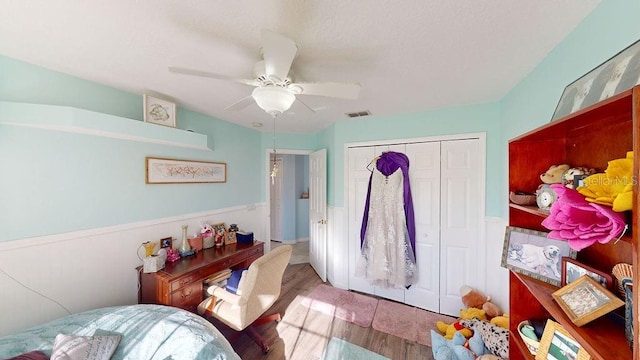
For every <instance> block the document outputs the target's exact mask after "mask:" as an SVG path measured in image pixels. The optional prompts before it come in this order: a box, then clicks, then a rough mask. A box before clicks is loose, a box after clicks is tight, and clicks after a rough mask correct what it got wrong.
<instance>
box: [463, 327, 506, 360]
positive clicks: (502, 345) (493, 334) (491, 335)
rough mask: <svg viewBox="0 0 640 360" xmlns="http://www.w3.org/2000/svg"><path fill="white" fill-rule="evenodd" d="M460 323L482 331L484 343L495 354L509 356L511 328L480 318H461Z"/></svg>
mask: <svg viewBox="0 0 640 360" xmlns="http://www.w3.org/2000/svg"><path fill="white" fill-rule="evenodd" d="M460 324H462V325H464V326H466V327H467V328H471V329H473V331H474V333H475V332H478V333H480V336H481V337H482V341H483V342H484V345H485V346H486V347H487V349H489V352H491V353H492V354H493V355H496V356H500V357H503V358H508V357H509V329H504V328H501V327H500V326H497V325H494V324H491V323H489V322H486V321H481V320H478V319H471V320H461V321H460Z"/></svg>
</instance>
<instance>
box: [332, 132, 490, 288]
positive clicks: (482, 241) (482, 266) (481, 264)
mask: <svg viewBox="0 0 640 360" xmlns="http://www.w3.org/2000/svg"><path fill="white" fill-rule="evenodd" d="M466 139H478V142H479V144H478V145H479V146H480V149H482V150H483V151H481V154H480V159H479V162H480V168H481V169H485V171H482V172H481V174H480V176H479V178H478V179H477V180H478V182H479V183H480V184H481V188H482V189H483V190H484V191H482V193H481V194H480V205H479V206H480V208H481V212H480V214H481V215H480V217H481V218H480V219H479V220H480V224H479V231H480V236H479V244H478V268H479V269H478V271H482V273H483V274H484V272H485V271H486V269H487V261H486V259H487V246H486V245H487V239H486V223H485V219H486V209H487V204H486V196H487V191H486V189H487V180H486V177H487V175H486V174H487V133H486V132H475V133H460V134H452V135H434V136H425V137H418V138H396V139H384V140H373V141H362V142H351V143H345V144H344V153H343V159H344V161H343V177H344V178H343V184H344V186H343V191H344V195H343V196H344V197H343V199H344V200H343V203H344V209H345V211H343V214H342V215H343V223H344V224H345V226H344V227H343V230H342V236H343V239H345V240H346V242H347V243H348V242H349V186H348V184H349V161H348V159H349V149H350V148H356V147H367V146H387V145H388V146H390V145H396V144H410V143H421V142H430V141H452V140H466ZM346 251H347V256H346V257H345V259H349V256H350V254H348V251H349V246H347V249H346ZM343 269H346V270H343V271H344V272H345V273H344V274H342V276H343V278H344V279H346V281H347V284H346V285H347V289H348V288H349V286H348V284H349V267H348V266H344V267H343ZM481 282H483V284H479V285H478V286H480V287H481V288H482V289H486V288H487V276H486V274H484V276H482V280H481Z"/></svg>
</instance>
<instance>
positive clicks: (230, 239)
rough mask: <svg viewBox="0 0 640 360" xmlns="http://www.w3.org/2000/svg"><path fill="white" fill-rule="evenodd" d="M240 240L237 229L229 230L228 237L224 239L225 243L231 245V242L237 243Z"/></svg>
mask: <svg viewBox="0 0 640 360" xmlns="http://www.w3.org/2000/svg"><path fill="white" fill-rule="evenodd" d="M237 242H238V239H237V238H236V232H235V231H227V235H226V238H225V240H224V244H225V245H229V244H235V243H237Z"/></svg>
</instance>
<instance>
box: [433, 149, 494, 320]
mask: <svg viewBox="0 0 640 360" xmlns="http://www.w3.org/2000/svg"><path fill="white" fill-rule="evenodd" d="M441 151H442V155H441V195H440V196H441V211H440V214H441V215H440V216H441V221H440V262H441V263H440V313H443V314H448V315H452V316H459V314H460V309H462V308H464V305H463V304H462V302H461V301H460V287H461V286H462V285H470V286H477V285H476V284H479V275H480V273H481V271H480V269H479V266H478V261H479V260H478V254H479V253H480V251H479V250H480V249H479V247H478V242H479V241H480V239H481V237H480V230H481V228H480V216H481V214H482V213H481V211H482V210H483V209H481V206H482V201H481V200H482V192H483V191H484V189H482V188H481V185H480V182H479V181H477V179H478V176H479V174H480V173H481V171H483V169H481V168H480V167H481V166H482V165H481V162H480V142H479V141H478V139H468V140H454V141H443V142H442V145H441Z"/></svg>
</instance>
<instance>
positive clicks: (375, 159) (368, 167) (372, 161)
mask: <svg viewBox="0 0 640 360" xmlns="http://www.w3.org/2000/svg"><path fill="white" fill-rule="evenodd" d="M383 154H384V153H383ZM378 159H380V156H376V157H374V158H373V159H372V160H371V162H369V165H367V170H369V171H371V172H373V168H372V167H371V165H372V164H373V163H375V162H376V161H378Z"/></svg>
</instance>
